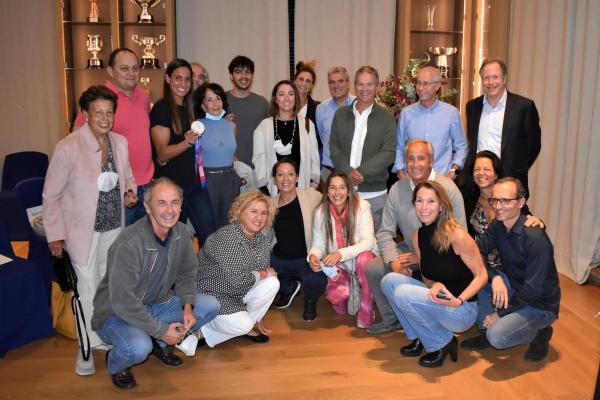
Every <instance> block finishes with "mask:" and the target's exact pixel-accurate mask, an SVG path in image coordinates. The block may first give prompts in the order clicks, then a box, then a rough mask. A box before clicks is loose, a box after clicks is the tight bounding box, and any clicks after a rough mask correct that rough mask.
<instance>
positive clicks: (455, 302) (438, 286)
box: [428, 282, 463, 307]
mask: <svg viewBox="0 0 600 400" xmlns="http://www.w3.org/2000/svg"><path fill="white" fill-rule="evenodd" d="M439 292H443V293H444V294H445V295H446V297H448V300H444V299H439V298H437V297H436V295H437V294H438V293H439ZM428 296H429V300H431V302H432V303H435V304H441V305H443V306H450V307H459V306H461V305H462V304H463V302H462V301H460V300H459V299H458V298H456V297H454V295H452V293H450V291H449V290H448V289H447V288H446V286H444V284H443V283H441V282H435V283H434V284H433V285H431V288H430V289H429V293H428Z"/></svg>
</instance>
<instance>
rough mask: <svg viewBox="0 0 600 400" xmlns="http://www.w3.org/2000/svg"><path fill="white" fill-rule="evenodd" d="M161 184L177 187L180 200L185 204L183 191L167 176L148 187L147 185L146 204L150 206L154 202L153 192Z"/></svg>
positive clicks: (145, 191)
mask: <svg viewBox="0 0 600 400" xmlns="http://www.w3.org/2000/svg"><path fill="white" fill-rule="evenodd" d="M161 183H164V184H165V185H171V186H173V187H175V188H176V189H177V192H178V193H179V199H180V200H181V201H182V202H183V190H182V189H181V188H180V187H179V185H178V184H176V183H175V182H173V181H172V180H170V179H169V178H167V177H166V176H163V177H160V178H158V179H155V180H153V181H151V182H150V183H149V184H148V185H146V189H145V190H144V203H147V204H150V201H151V200H152V190H153V189H154V187H155V186H156V185H158V184H161Z"/></svg>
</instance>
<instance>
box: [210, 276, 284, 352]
mask: <svg viewBox="0 0 600 400" xmlns="http://www.w3.org/2000/svg"><path fill="white" fill-rule="evenodd" d="M278 291H279V280H278V279H277V277H275V276H270V277H268V278H267V279H261V280H260V281H259V282H258V283H257V284H256V286H254V287H253V288H252V289H250V291H249V292H248V293H246V295H245V296H244V298H243V301H244V303H245V304H246V309H247V310H248V311H240V312H236V313H233V314H226V315H217V317H216V318H215V319H213V320H212V321H210V322H209V323H207V324H206V325H204V326H202V327H201V328H200V330H201V331H202V335H203V336H204V338H205V339H206V344H208V345H209V346H210V347H215V346H216V345H218V344H219V343H223V342H224V341H226V340H229V339H232V338H234V337H237V336H242V335H245V334H247V333H248V332H250V331H251V330H252V328H253V327H254V324H256V322H258V321H260V320H261V319H262V318H263V317H264V316H265V314H266V313H267V311H268V310H269V307H270V306H271V303H273V300H275V296H276V295H277V292H278Z"/></svg>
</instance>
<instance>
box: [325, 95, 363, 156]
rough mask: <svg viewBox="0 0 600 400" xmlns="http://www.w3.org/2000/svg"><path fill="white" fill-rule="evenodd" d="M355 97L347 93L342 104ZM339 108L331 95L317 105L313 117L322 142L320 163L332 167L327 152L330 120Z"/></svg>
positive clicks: (350, 102) (348, 103)
mask: <svg viewBox="0 0 600 400" xmlns="http://www.w3.org/2000/svg"><path fill="white" fill-rule="evenodd" d="M354 99H355V97H354V96H352V95H348V98H347V99H346V101H345V102H344V106H349V105H350V104H352V102H353V101H354ZM338 108H340V107H339V106H338V104H337V103H336V101H335V99H334V98H333V97H330V98H328V99H327V100H325V101H324V102H322V103H320V104H319V105H318V106H317V111H316V112H315V119H316V120H317V129H318V130H319V136H321V142H322V143H323V159H322V160H321V163H322V164H323V165H324V166H327V167H333V161H331V153H329V137H330V136H331V122H332V121H333V115H334V114H335V112H336V111H337V109H338Z"/></svg>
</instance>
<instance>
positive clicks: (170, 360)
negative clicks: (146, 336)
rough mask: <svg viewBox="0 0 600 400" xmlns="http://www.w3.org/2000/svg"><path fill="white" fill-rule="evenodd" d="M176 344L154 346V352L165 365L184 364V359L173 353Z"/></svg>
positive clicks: (176, 365)
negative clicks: (162, 346) (161, 346)
mask: <svg viewBox="0 0 600 400" xmlns="http://www.w3.org/2000/svg"><path fill="white" fill-rule="evenodd" d="M173 348H174V346H167V347H164V348H160V347H158V346H153V347H152V353H150V354H152V355H153V356H156V357H157V358H158V359H159V360H160V361H161V362H162V364H163V365H164V366H165V367H178V366H180V365H181V364H183V360H182V359H181V358H179V357H177V356H176V355H175V354H173Z"/></svg>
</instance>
